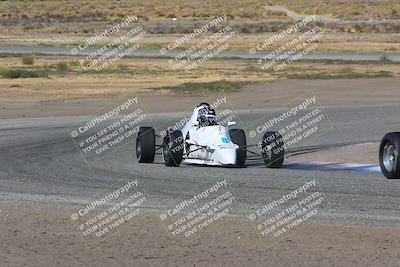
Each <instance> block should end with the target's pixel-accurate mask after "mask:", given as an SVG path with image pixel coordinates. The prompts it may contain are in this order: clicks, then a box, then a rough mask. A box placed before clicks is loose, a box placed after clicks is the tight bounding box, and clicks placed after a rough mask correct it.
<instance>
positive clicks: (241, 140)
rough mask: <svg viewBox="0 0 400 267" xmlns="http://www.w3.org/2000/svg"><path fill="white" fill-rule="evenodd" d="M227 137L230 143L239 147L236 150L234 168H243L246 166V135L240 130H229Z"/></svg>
mask: <svg viewBox="0 0 400 267" xmlns="http://www.w3.org/2000/svg"><path fill="white" fill-rule="evenodd" d="M229 136H230V137H231V139H232V142H233V143H234V144H236V145H238V146H239V148H238V149H236V166H239V167H243V166H245V164H246V158H247V153H246V146H247V141H246V133H245V132H244V131H243V130H242V129H229Z"/></svg>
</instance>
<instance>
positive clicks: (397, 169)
mask: <svg viewBox="0 0 400 267" xmlns="http://www.w3.org/2000/svg"><path fill="white" fill-rule="evenodd" d="M399 151H400V132H392V133H387V134H386V135H385V136H384V137H383V138H382V141H381V145H380V147H379V165H380V166H381V170H382V173H383V175H385V177H386V178H389V179H399V178H400V158H399Z"/></svg>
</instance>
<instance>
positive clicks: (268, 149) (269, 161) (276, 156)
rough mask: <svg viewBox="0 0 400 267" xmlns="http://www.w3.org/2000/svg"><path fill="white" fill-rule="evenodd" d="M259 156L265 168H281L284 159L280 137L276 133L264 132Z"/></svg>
mask: <svg viewBox="0 0 400 267" xmlns="http://www.w3.org/2000/svg"><path fill="white" fill-rule="evenodd" d="M261 148H262V150H261V154H262V157H263V160H264V163H265V166H266V167H267V168H282V166H283V160H284V157H285V149H284V146H283V139H282V136H281V135H280V134H279V133H278V132H266V133H265V134H264V136H263V140H262V143H261Z"/></svg>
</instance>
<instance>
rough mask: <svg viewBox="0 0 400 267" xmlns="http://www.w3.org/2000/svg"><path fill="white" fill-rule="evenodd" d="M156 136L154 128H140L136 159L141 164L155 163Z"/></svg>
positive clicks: (137, 138)
mask: <svg viewBox="0 0 400 267" xmlns="http://www.w3.org/2000/svg"><path fill="white" fill-rule="evenodd" d="M155 153H156V134H155V132H154V129H153V128H152V127H140V128H139V132H138V135H137V137H136V158H137V160H138V161H139V162H140V163H152V162H154V155H155Z"/></svg>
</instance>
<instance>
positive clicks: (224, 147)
mask: <svg viewBox="0 0 400 267" xmlns="http://www.w3.org/2000/svg"><path fill="white" fill-rule="evenodd" d="M234 125H236V122H233V121H230V122H228V125H227V126H223V125H221V124H220V123H219V122H218V121H217V115H216V112H215V110H214V109H213V108H212V106H210V105H209V104H208V103H201V104H200V105H198V106H197V107H196V108H194V110H193V114H192V115H191V117H190V119H189V120H188V121H187V122H186V124H185V125H184V127H183V128H182V130H172V129H171V128H168V129H167V130H166V131H164V132H163V133H164V134H163V136H161V135H157V136H158V137H162V138H163V142H162V144H156V137H157V136H156V133H155V130H154V128H153V127H140V129H139V132H138V135H137V138H136V157H137V160H138V161H139V162H140V163H152V162H154V158H155V154H156V153H157V151H158V150H162V158H163V159H164V163H165V165H166V166H174V167H178V166H180V164H181V163H182V162H183V163H186V164H198V165H209V166H225V167H244V166H246V158H247V152H249V153H253V154H256V155H260V156H261V157H262V159H263V161H264V163H265V166H266V167H268V168H281V167H282V165H283V160H284V153H285V151H284V146H283V139H282V136H281V135H280V134H279V133H278V132H266V133H265V134H264V136H263V139H262V141H261V145H257V144H254V145H248V144H247V141H246V134H245V132H244V130H243V129H235V128H232V126H234ZM249 147H260V148H261V151H260V153H256V152H254V151H250V150H248V148H249Z"/></svg>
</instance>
